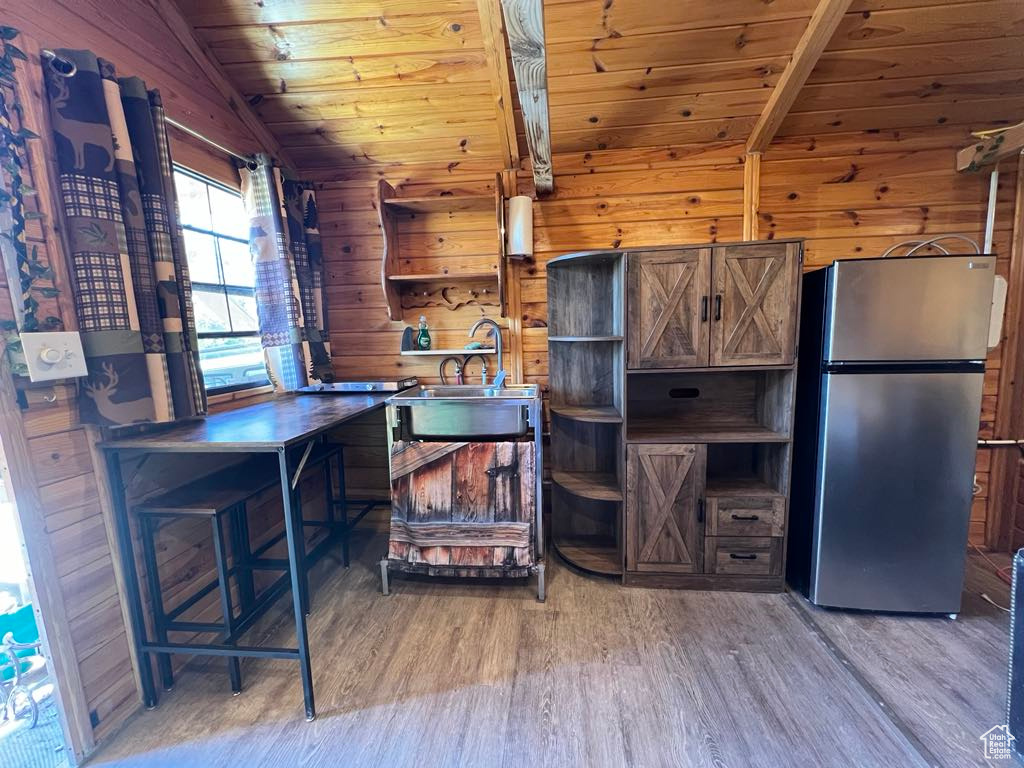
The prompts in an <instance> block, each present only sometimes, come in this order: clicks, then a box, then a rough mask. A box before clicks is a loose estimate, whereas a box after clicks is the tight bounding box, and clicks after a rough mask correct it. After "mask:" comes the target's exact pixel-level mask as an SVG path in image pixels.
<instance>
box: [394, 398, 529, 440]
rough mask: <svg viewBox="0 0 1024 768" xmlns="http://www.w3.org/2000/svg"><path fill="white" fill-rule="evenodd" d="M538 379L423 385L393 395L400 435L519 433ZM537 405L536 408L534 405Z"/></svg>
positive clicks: (524, 429)
mask: <svg viewBox="0 0 1024 768" xmlns="http://www.w3.org/2000/svg"><path fill="white" fill-rule="evenodd" d="M539 396H540V392H539V390H538V388H537V385H536V384H518V385H516V384H510V385H508V386H505V387H501V388H497V387H479V386H468V385H457V386H422V387H417V388H414V389H408V390H406V391H404V392H399V393H398V394H397V395H394V396H392V397H391V398H390V399H389V400H388V402H389V403H390V404H391V405H392V406H394V407H395V409H396V411H397V414H396V415H397V421H398V424H396V425H395V426H398V427H400V432H401V434H402V437H403V438H404V439H417V438H419V439H458V440H464V439H467V438H473V437H518V436H521V435H525V434H526V432H527V430H528V429H529V428H530V411H531V408H530V406H531V405H533V404H535V402H536V401H537V399H538V398H539ZM538 410H539V409H538Z"/></svg>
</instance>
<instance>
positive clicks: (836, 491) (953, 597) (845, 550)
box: [810, 373, 983, 613]
mask: <svg viewBox="0 0 1024 768" xmlns="http://www.w3.org/2000/svg"><path fill="white" fill-rule="evenodd" d="M982 377H983V374H982V373H840V374H835V373H833V374H825V380H824V382H823V396H822V421H821V430H822V434H821V446H822V449H821V451H820V453H819V458H818V470H817V476H816V479H815V482H816V485H817V487H816V493H815V521H814V545H813V548H812V563H811V589H810V598H811V600H812V602H815V603H817V604H819V605H828V606H835V607H841V608H862V609H867V610H881V611H919V612H929V613H956V612H958V611H959V610H960V592H961V588H962V585H963V577H964V558H965V554H966V547H967V525H968V520H969V518H970V511H971V495H972V486H973V480H974V462H975V451H976V440H977V433H978V416H979V410H980V407H981V387H982Z"/></svg>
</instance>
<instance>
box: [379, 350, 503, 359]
mask: <svg viewBox="0 0 1024 768" xmlns="http://www.w3.org/2000/svg"><path fill="white" fill-rule="evenodd" d="M399 354H400V355H404V356H407V357H449V356H453V357H458V356H459V355H466V356H469V355H496V354H498V351H497V350H496V349H403V350H402V351H401V352H399Z"/></svg>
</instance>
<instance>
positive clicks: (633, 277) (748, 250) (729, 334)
mask: <svg viewBox="0 0 1024 768" xmlns="http://www.w3.org/2000/svg"><path fill="white" fill-rule="evenodd" d="M799 274H800V244H799V243H795V242H779V243H771V242H761V243H740V244H736V245H724V246H716V247H714V248H680V249H672V250H658V251H638V252H631V253H630V254H629V267H628V303H629V308H628V321H627V324H628V336H629V350H628V358H627V364H628V367H629V368H631V369H643V368H704V367H720V366H744V365H790V364H791V363H792V362H793V360H794V356H795V352H796V349H795V347H796V321H797V317H796V311H797V293H798V289H799Z"/></svg>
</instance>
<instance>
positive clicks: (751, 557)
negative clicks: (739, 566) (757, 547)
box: [729, 552, 757, 560]
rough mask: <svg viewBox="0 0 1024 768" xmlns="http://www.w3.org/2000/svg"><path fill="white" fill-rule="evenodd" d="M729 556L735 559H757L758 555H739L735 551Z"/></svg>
mask: <svg viewBox="0 0 1024 768" xmlns="http://www.w3.org/2000/svg"><path fill="white" fill-rule="evenodd" d="M729 557H731V558H732V559H733V560H757V555H737V554H736V553H735V552H730V553H729Z"/></svg>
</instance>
